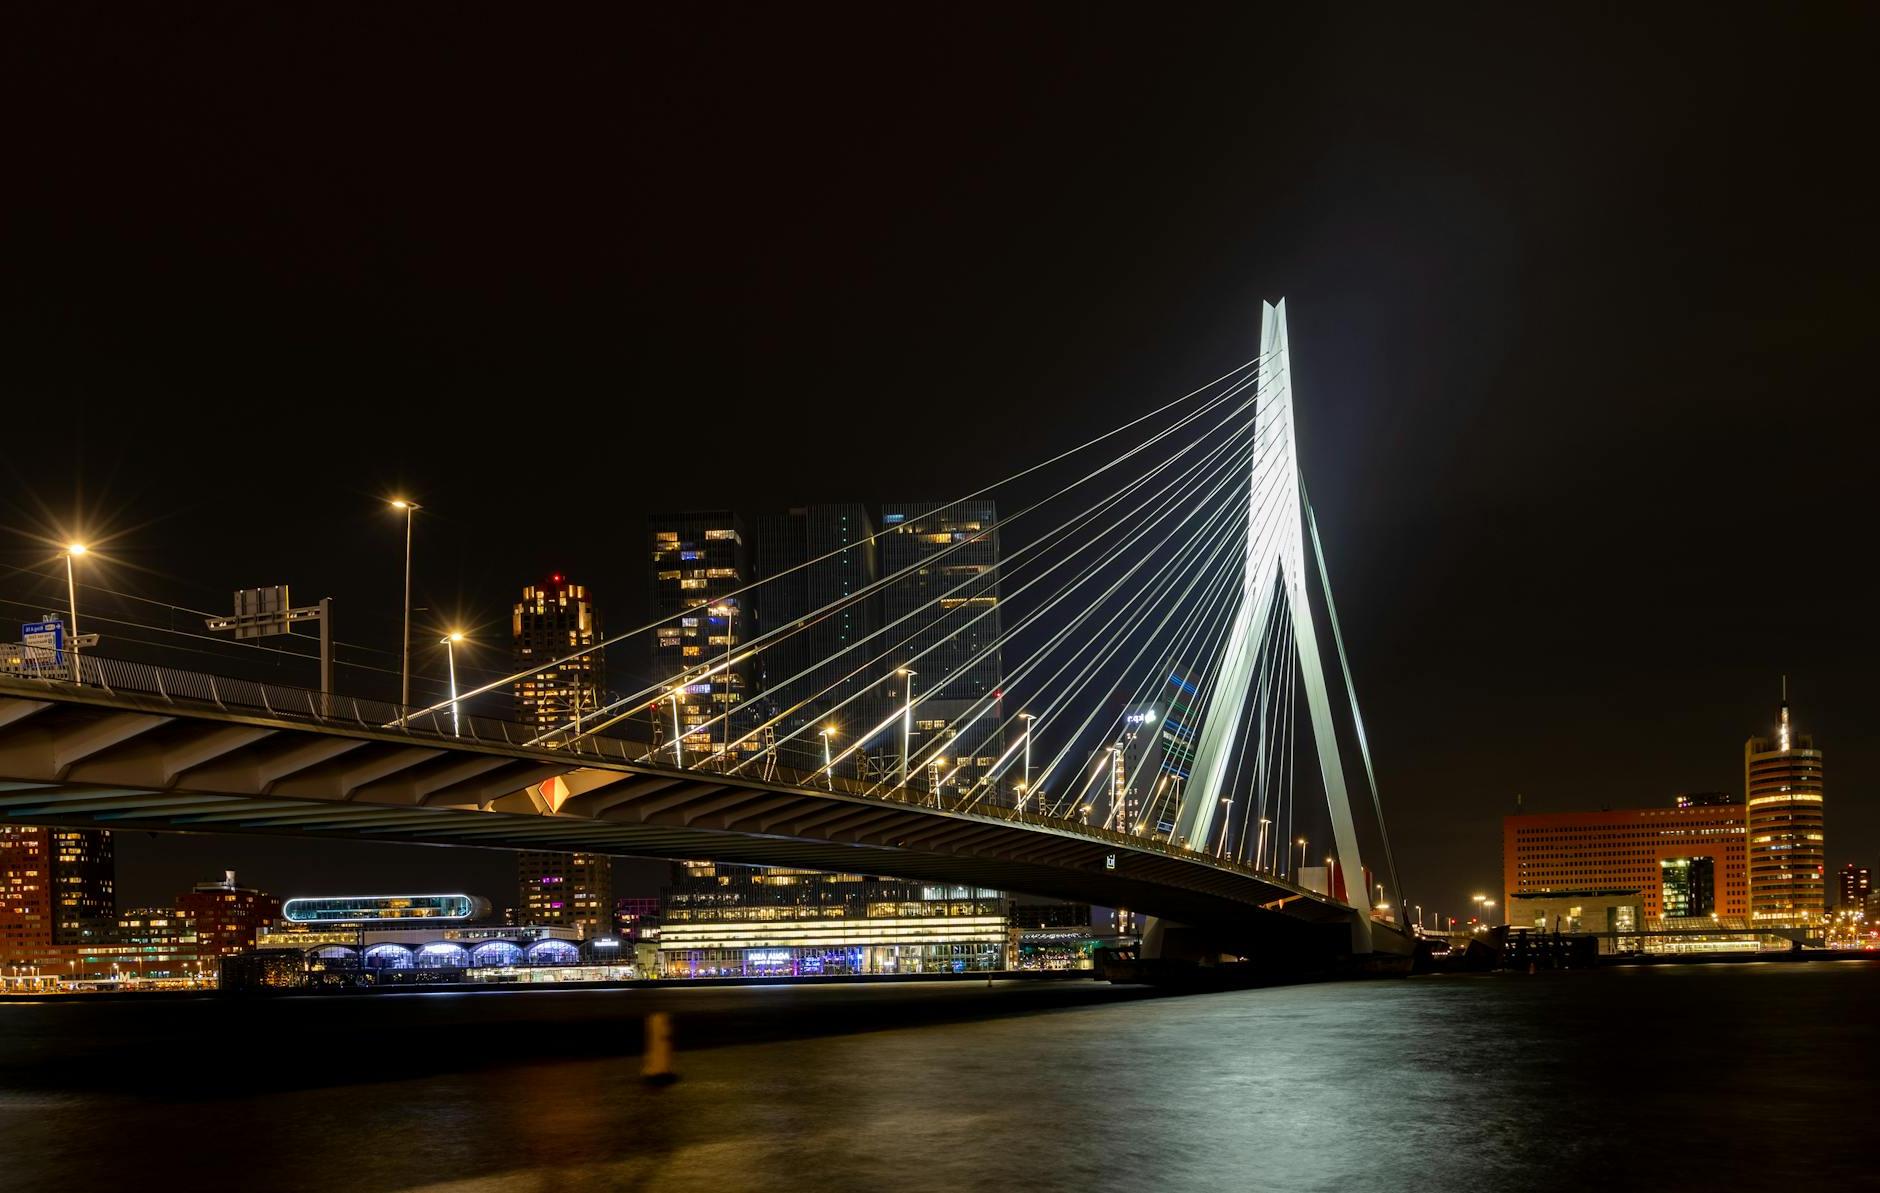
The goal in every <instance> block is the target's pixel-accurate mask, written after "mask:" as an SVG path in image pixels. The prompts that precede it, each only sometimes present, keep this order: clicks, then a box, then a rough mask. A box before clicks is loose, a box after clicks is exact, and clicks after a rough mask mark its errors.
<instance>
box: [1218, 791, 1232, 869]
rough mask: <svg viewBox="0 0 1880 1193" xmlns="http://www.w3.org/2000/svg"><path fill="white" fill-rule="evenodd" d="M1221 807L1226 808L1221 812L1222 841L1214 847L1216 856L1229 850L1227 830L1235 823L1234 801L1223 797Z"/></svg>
mask: <svg viewBox="0 0 1880 1193" xmlns="http://www.w3.org/2000/svg"><path fill="white" fill-rule="evenodd" d="M1221 807H1222V808H1223V809H1225V810H1224V811H1223V812H1222V813H1221V843H1220V844H1219V845H1217V846H1215V848H1214V856H1215V857H1216V858H1219V857H1220V856H1221V855H1222V854H1224V853H1226V852H1227V830H1228V829H1230V828H1232V827H1233V823H1234V801H1233V800H1231V799H1227V798H1225V797H1223V798H1222V800H1221Z"/></svg>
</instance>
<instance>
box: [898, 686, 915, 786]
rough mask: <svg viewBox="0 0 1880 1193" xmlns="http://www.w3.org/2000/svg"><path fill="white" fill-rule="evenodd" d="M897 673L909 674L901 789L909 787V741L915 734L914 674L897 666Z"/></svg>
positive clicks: (902, 725) (902, 710)
mask: <svg viewBox="0 0 1880 1193" xmlns="http://www.w3.org/2000/svg"><path fill="white" fill-rule="evenodd" d="M894 673H895V674H896V675H905V676H907V702H906V703H905V704H903V705H902V706H901V789H902V790H903V791H905V790H906V789H907V743H908V740H909V739H910V738H912V737H913V736H914V675H915V673H914V672H912V671H910V670H908V669H907V668H906V667H896V668H895V669H894Z"/></svg>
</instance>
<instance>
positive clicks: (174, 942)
mask: <svg viewBox="0 0 1880 1193" xmlns="http://www.w3.org/2000/svg"><path fill="white" fill-rule="evenodd" d="M117 945H118V947H117V950H116V955H117V957H118V958H119V960H120V961H121V963H122V964H123V966H124V968H125V969H126V970H128V971H129V973H130V976H131V977H132V978H134V979H140V980H151V979H163V978H202V977H203V976H205V971H206V970H207V969H209V968H211V967H212V963H210V962H205V960H204V959H203V956H202V951H201V949H200V947H199V943H198V940H197V936H196V921H195V920H193V919H191V918H190V917H188V916H186V915H183V914H182V913H181V912H179V911H177V910H176V908H174V907H140V908H135V909H133V910H131V911H127V912H125V913H124V914H123V915H120V916H119V917H118V922H117Z"/></svg>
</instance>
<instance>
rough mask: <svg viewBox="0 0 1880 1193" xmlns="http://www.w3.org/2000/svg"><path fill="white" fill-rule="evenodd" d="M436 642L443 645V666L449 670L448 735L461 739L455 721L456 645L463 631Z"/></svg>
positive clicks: (445, 636) (460, 639) (456, 721)
mask: <svg viewBox="0 0 1880 1193" xmlns="http://www.w3.org/2000/svg"><path fill="white" fill-rule="evenodd" d="M438 641H439V642H442V643H443V644H444V665H445V666H446V667H448V668H449V669H450V735H451V736H452V737H462V736H463V731H462V729H461V728H459V725H458V720H457V644H458V643H459V642H462V641H463V631H462V630H452V631H451V632H450V633H448V634H445V635H444V636H443V637H442V638H439V639H438Z"/></svg>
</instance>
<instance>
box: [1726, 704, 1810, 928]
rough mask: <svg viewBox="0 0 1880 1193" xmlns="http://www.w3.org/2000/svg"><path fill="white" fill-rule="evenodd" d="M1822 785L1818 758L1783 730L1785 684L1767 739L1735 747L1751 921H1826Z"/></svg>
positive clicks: (1787, 727)
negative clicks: (1744, 809)
mask: <svg viewBox="0 0 1880 1193" xmlns="http://www.w3.org/2000/svg"><path fill="white" fill-rule="evenodd" d="M1823 786H1824V767H1823V762H1822V755H1821V751H1820V750H1817V749H1815V743H1814V740H1813V739H1812V738H1810V737H1808V736H1806V735H1804V734H1798V733H1796V732H1795V730H1794V726H1793V725H1791V724H1790V722H1789V701H1788V693H1787V690H1786V685H1785V689H1784V692H1783V698H1782V705H1781V710H1780V713H1779V714H1778V720H1777V723H1776V733H1775V736H1774V737H1773V738H1767V737H1752V738H1750V739H1749V740H1748V741H1746V742H1744V743H1743V787H1744V793H1745V797H1746V799H1747V801H1748V807H1749V897H1750V908H1749V914H1750V919H1751V921H1752V922H1754V923H1757V924H1769V925H1782V926H1791V927H1809V926H1812V925H1816V924H1820V923H1821V922H1822V921H1823V920H1824V919H1825V918H1826V915H1827V878H1826V871H1827V860H1828V859H1827V836H1826V831H1825V827H1824V823H1825V822H1824V818H1823V805H1822V794H1823Z"/></svg>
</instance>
